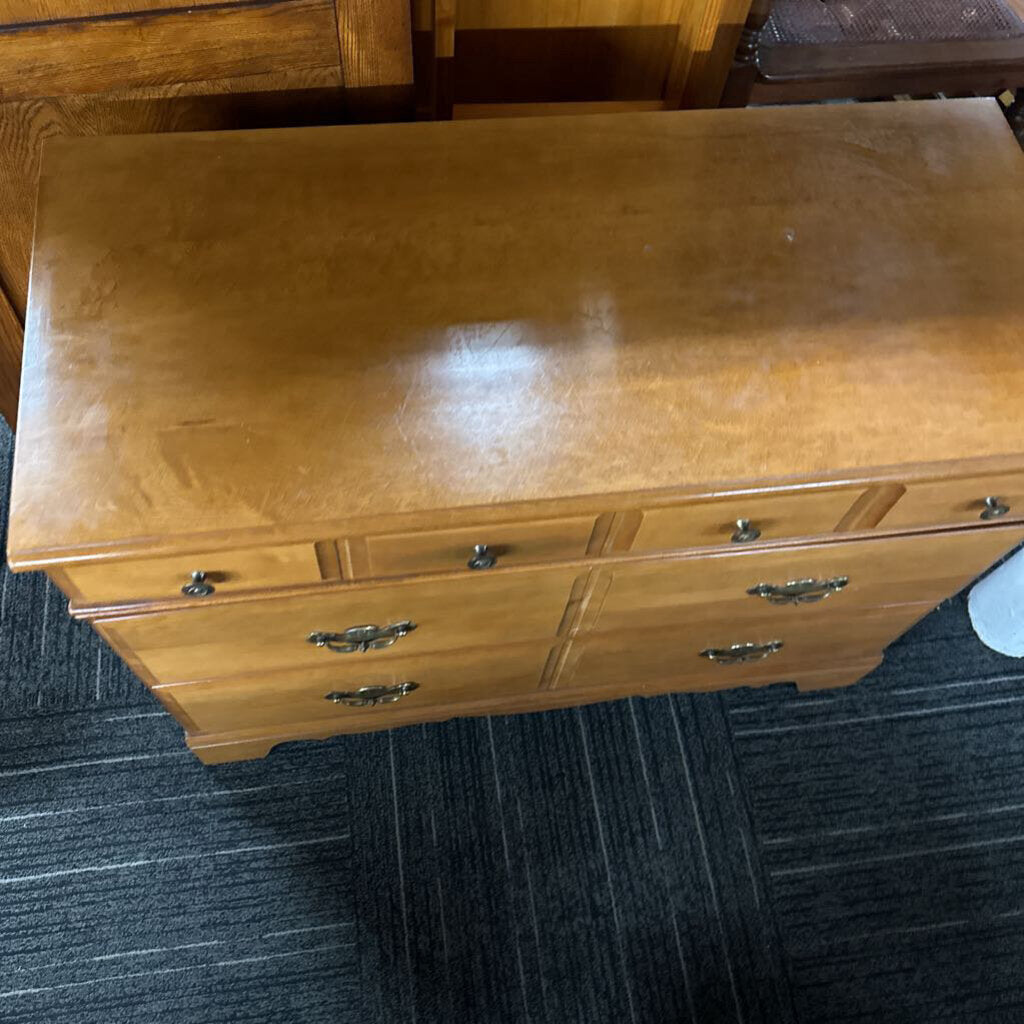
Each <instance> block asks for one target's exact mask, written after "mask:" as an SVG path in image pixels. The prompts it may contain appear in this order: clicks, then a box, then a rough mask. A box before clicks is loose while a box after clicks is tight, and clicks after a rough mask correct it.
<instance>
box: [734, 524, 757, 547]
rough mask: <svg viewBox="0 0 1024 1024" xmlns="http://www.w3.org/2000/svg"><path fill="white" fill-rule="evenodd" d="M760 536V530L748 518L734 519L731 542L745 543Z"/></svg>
mask: <svg viewBox="0 0 1024 1024" xmlns="http://www.w3.org/2000/svg"><path fill="white" fill-rule="evenodd" d="M760 536H761V531H760V530H759V529H758V528H757V527H756V526H754V525H753V524H752V523H751V522H750V520H749V519H737V520H736V532H735V533H734V534H733V535H732V542H733V544H747V543H749V542H750V541H752V540H757V538H758V537H760Z"/></svg>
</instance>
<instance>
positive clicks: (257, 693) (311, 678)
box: [157, 644, 551, 732]
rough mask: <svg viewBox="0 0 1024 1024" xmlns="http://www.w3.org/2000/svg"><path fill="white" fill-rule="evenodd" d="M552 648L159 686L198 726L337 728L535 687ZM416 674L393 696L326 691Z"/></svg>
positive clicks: (486, 651)
mask: <svg viewBox="0 0 1024 1024" xmlns="http://www.w3.org/2000/svg"><path fill="white" fill-rule="evenodd" d="M550 653H551V651H550V648H549V647H546V646H544V645H542V644H536V645H530V646H526V647H495V648H487V649H484V650H479V649H478V650H473V651H464V652H462V653H460V654H442V655H437V656H434V657H432V658H403V657H396V658H391V659H390V660H388V661H385V662H379V661H378V662H374V661H372V660H369V659H365V658H364V659H361V660H360V661H359V662H353V663H351V664H349V663H347V662H345V663H343V662H342V661H341V659H335V660H336V662H337V663H336V664H334V665H331V666H329V667H322V668H317V669H312V670H306V671H303V672H302V673H295V672H284V673H276V674H274V675H269V676H268V675H263V676H258V677H254V678H251V679H242V680H238V681H235V682H221V681H215V682H204V683H187V684H185V685H179V686H168V687H161V688H159V689H158V690H157V693H158V694H160V695H161V696H166V695H168V694H169V695H170V696H171V697H172V698H173V700H174V701H175V702H176V703H177V705H178V706H179V707H180V708H181V709H182V710H183V711H184V713H185V714H187V715H188V716H189V717H190V718H191V720H192V721H193V722H195V724H196V727H197V731H200V732H229V731H232V730H236V729H250V728H258V727H260V726H264V727H266V726H275V725H282V724H290V723H293V722H311V721H316V720H317V719H320V720H322V721H324V722H331V723H334V724H336V725H337V726H338V727H339V728H342V729H344V728H346V727H347V726H348V725H350V724H352V725H360V724H361V723H360V719H361V718H367V717H370V718H372V719H374V720H376V721H380V722H382V723H384V724H385V727H386V723H387V715H388V713H389V712H401V713H402V714H405V713H407V712H409V711H413V712H415V711H416V710H417V709H420V708H430V707H435V706H437V705H439V704H457V703H459V702H460V701H467V700H468V701H472V700H497V699H501V698H507V697H514V696H521V695H523V694H528V693H531V692H533V691H535V690H537V689H538V687H539V686H540V683H541V676H542V673H543V671H544V667H545V665H546V664H547V660H548V657H549V655H550ZM405 682H416V683H418V684H419V686H418V688H417V689H416V690H414V691H412V692H411V693H408V694H406V695H405V696H403V697H402V698H401V699H400V700H399V701H397V702H396V703H394V704H386V705H378V706H376V707H349V706H346V705H344V704H342V703H333V702H332V701H330V700H327V699H326V695H327V694H329V693H335V692H345V693H352V692H355V691H356V690H358V689H360V688H361V687H367V686H394V685H395V684H400V683H405Z"/></svg>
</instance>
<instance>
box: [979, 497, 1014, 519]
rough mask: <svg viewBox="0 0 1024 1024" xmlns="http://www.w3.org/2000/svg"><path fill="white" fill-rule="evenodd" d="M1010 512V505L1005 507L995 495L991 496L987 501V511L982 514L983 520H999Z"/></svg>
mask: <svg viewBox="0 0 1024 1024" xmlns="http://www.w3.org/2000/svg"><path fill="white" fill-rule="evenodd" d="M1009 511H1010V506H1009V505H1004V504H1003V503H1002V502H1001V501H1000V500H999V499H998V498H997V497H995V495H989V496H988V497H987V498H986V499H985V511H984V512H982V513H981V518H982V519H999V518H1000V517H1001V516H1005V515H1006V513H1007V512H1009Z"/></svg>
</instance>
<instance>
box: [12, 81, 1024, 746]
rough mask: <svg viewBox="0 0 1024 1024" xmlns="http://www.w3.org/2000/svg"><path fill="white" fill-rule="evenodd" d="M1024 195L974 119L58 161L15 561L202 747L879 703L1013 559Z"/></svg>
mask: <svg viewBox="0 0 1024 1024" xmlns="http://www.w3.org/2000/svg"><path fill="white" fill-rule="evenodd" d="M893 181H899V182H901V188H900V189H893V188H891V187H890V186H891V183H892V182H893ZM1022 188H1024V164H1022V162H1021V157H1020V153H1019V150H1018V149H1017V146H1016V143H1015V141H1014V139H1013V137H1012V135H1011V134H1010V132H1009V129H1008V128H1007V126H1006V124H1005V122H1004V120H1003V118H1002V116H1001V114H1000V112H999V111H998V109H997V108H996V106H995V104H994V103H990V102H987V101H971V100H963V101H950V102H942V103H930V104H929V103H919V104H878V105H864V106H844V107H826V108H792V109H764V110H739V111H718V112H703V113H700V114H665V113H660V114H653V113H652V114H618V115H606V116H603V117H601V116H597V117H587V118H536V119H530V120H510V121H507V122H504V123H498V122H495V121H493V120H479V121H465V122H459V123H454V124H429V125H428V124H423V125H404V126H403V125H395V126H366V127H341V128H308V129H286V130H280V131H267V132H234V133H224V134H214V133H207V134H196V135H193V134H181V135H177V136H174V137H171V136H159V135H154V136H140V137H135V138H105V139H91V140H90V139H81V140H59V141H55V142H54V143H53V144H51V145H50V146H49V147H48V148H47V152H46V156H45V160H44V164H43V170H42V179H41V191H40V195H41V200H40V205H39V214H38V220H37V232H36V247H35V256H34V263H33V266H34V268H35V269H34V275H35V276H34V278H33V291H32V295H33V305H32V307H31V308H30V309H29V313H28V321H27V322H28V332H27V345H26V359H25V373H24V378H23V382H22V392H21V420H20V429H19V431H18V435H17V448H16V455H15V466H14V479H13V486H12V506H11V519H10V532H9V541H8V545H9V558H10V561H11V564H12V565H13V566H14V567H15V568H17V569H45V570H46V571H48V572H49V573H50V574H51V576H52V577H53V579H54V580H55V581H56V582H57V583H58V584H59V585H60V586H62V587H63V588H64V589H65V592H66V593H67V594H68V596H69V597H70V598H71V599H72V601H71V611H72V614H74V615H76V616H79V617H81V618H83V619H86V620H89V621H91V622H93V623H94V625H95V626H96V628H97V629H98V630H99V632H100V633H101V634H102V635H103V636H104V637H106V638H107V639H108V640H109V642H110V643H111V644H112V646H113V647H114V648H115V649H116V650H117V651H118V652H119V653H120V654H121V655H122V656H123V657H124V658H125V660H126V661H127V662H128V664H129V665H131V667H132V668H133V669H134V670H135V671H136V673H137V674H138V675H139V677H140V678H141V679H142V680H143V682H145V683H147V684H148V685H150V686H151V687H153V689H154V690H155V692H156V693H157V695H158V696H159V697H160V699H161V700H163V701H164V703H165V705H166V706H167V708H168V709H169V710H170V711H171V712H172V713H173V714H174V715H176V716H177V717H178V719H179V720H180V721H181V723H182V725H183V726H184V727H185V729H186V733H187V740H188V743H189V745H190V746H191V747H192V749H193V750H195V751H196V753H197V754H198V755H199V756H200V757H201V758H203V759H204V760H206V761H209V762H211V763H213V762H219V761H229V760H236V759H239V758H243V757H252V756H260V755H262V754H265V753H266V752H267V751H268V750H269V749H270V748H271V747H272V746H274V745H275V744H276V743H279V742H282V741H284V740H291V739H301V738H313V737H325V736H330V735H333V734H336V733H344V732H354V731H362V730H367V729H379V728H388V727H391V726H396V725H404V724H408V723H411V722H422V721H428V720H433V719H440V718H445V717H451V716H453V715H463V714H490V713H505V712H513V711H528V710H542V709H544V708H555V707H564V706H568V705H572V704H578V703H581V702H585V701H593V700H606V699H611V698H615V697H622V696H628V695H643V694H651V693H658V692H665V691H668V690H672V689H684V690H689V689H692V690H708V689H716V688H721V687H724V686H742V685H762V684H766V683H772V682H779V681H791V682H796V683H797V684H798V685H799V686H801V687H803V688H813V687H824V686H836V685H842V684H845V683H851V682H853V681H855V680H856V679H858V678H859V677H860V676H862V675H864V674H865V673H866V672H868V671H869V670H870V669H871V668H872V667H873V666H874V665H876V664H878V662H879V660H880V659H881V657H882V654H883V650H884V648H885V647H886V645H887V644H888V643H890V642H891V641H892V640H893V639H895V638H896V637H897V636H898V635H900V634H901V633H902V632H903V631H904V630H905V629H907V628H908V627H909V626H910V625H912V624H913V623H914V622H915V621H917V619H919V618H920V617H921V616H923V615H924V614H926V613H927V611H928V610H929V609H930V608H932V607H933V606H934V605H935V604H936V603H937V602H938V601H940V600H942V599H943V598H945V597H947V596H948V595H950V594H952V593H954V592H955V591H957V590H958V589H959V588H961V587H962V586H964V585H965V584H966V583H968V582H969V581H970V580H971V579H972V578H973V577H974V576H975V575H977V574H978V573H980V572H981V571H983V570H984V569H985V568H986V567H987V566H989V565H991V564H992V563H993V562H994V561H995V560H997V559H998V558H999V557H1000V556H1001V555H1002V554H1004V553H1005V552H1007V551H1009V550H1010V549H1012V548H1013V547H1014V546H1015V545H1016V544H1019V543H1020V542H1021V541H1022V540H1024V491H1022V489H1021V481H1022V480H1024V451H1022V450H1021V447H1020V437H1021V436H1022V434H1021V430H1020V423H1021V413H1020V402H1019V396H1020V395H1021V393H1024V360H1022V359H1021V339H1022V337H1024V307H1022V306H1021V304H1020V302H1019V301H1018V299H1017V297H1016V295H1015V294H1013V292H1012V290H1011V289H1007V288H1006V287H1005V282H1006V281H1007V280H1018V279H1021V278H1022V277H1024V207H1022V206H1021V204H1020V202H1019V196H1020V192H1021V189H1022ZM353 196H358V197H359V201H358V202H353V199H352V197H353ZM865 210H871V211H872V216H871V217H865V216H864V211H865ZM993 267H999V268H1000V272H999V273H998V274H994V273H993V272H992V268H993Z"/></svg>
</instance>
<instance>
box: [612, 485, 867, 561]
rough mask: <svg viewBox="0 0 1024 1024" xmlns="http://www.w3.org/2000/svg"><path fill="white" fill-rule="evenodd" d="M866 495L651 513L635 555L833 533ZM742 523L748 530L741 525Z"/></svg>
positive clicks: (742, 500)
mask: <svg viewBox="0 0 1024 1024" xmlns="http://www.w3.org/2000/svg"><path fill="white" fill-rule="evenodd" d="M863 491H864V489H863V488H862V487H855V488H850V487H844V488H835V489H828V490H807V491H799V492H793V493H789V494H767V495H766V494H753V495H750V496H749V497H739V498H737V497H728V498H722V499H719V500H716V501H697V502H692V503H690V504H686V505H676V506H673V507H671V508H655V509H648V510H647V511H645V512H644V514H643V518H642V520H641V522H640V528H639V529H638V530H637V533H636V536H635V537H634V539H633V543H632V545H631V550H633V551H673V550H676V549H679V548H690V547H705V546H709V545H713V544H735V545H736V546H737V547H742V546H744V545H749V544H756V543H757V542H758V541H770V540H784V539H785V538H787V537H812V536H816V535H819V534H824V533H832V532H833V531H834V530H835V528H836V527H837V526H838V525H839V522H840V520H842V518H843V517H844V516H845V515H846V514H847V512H849V511H850V509H851V508H852V507H853V504H854V502H856V500H857V499H858V498H859V497H860V496H861V494H862V493H863ZM740 523H745V524H749V525H747V526H739V525H737V524H740ZM755 534H756V536H755ZM734 537H735V538H736V539H735V540H734V539H733V538H734Z"/></svg>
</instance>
